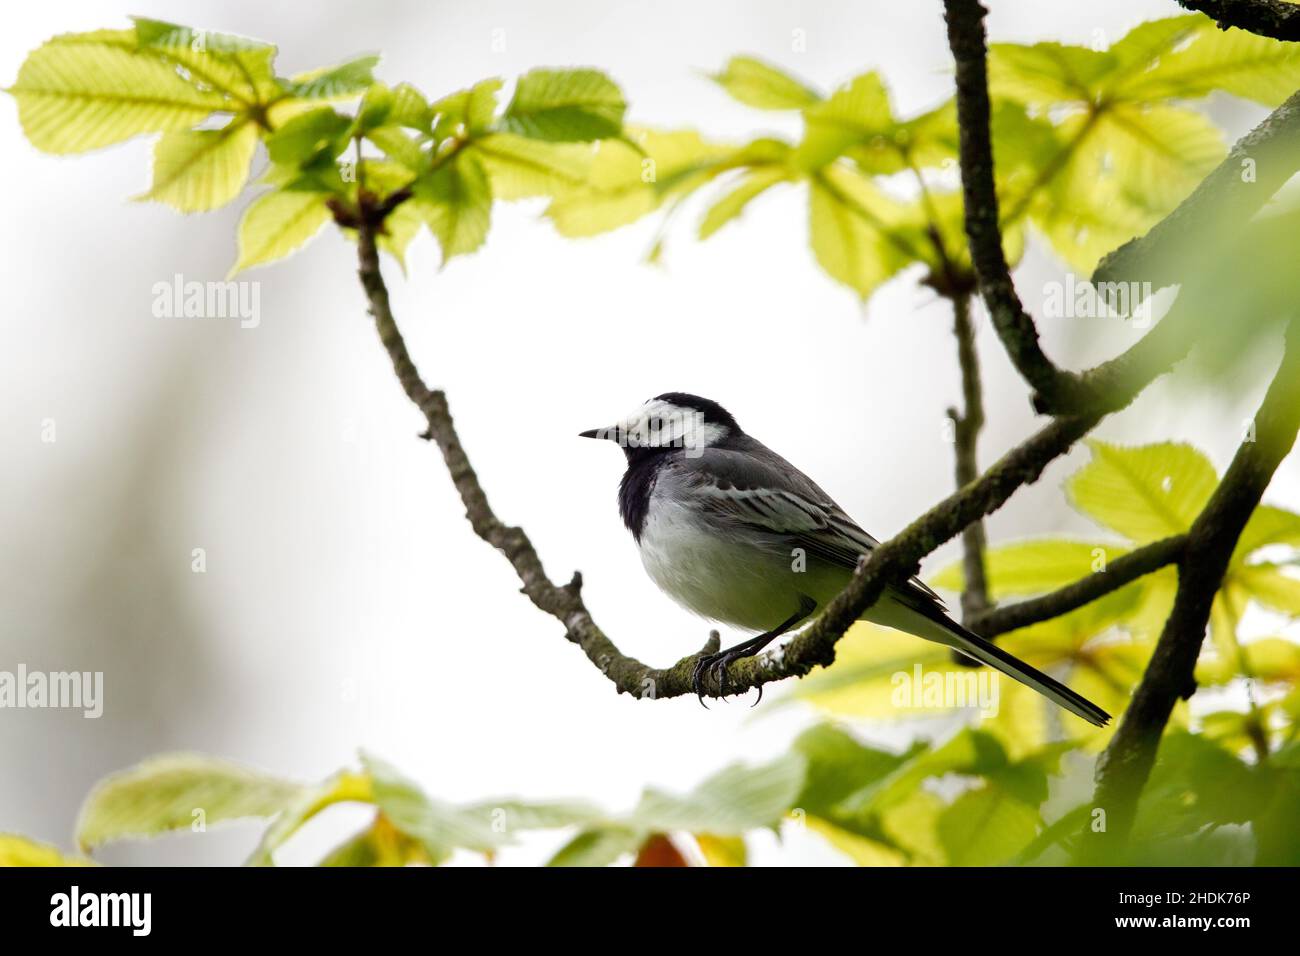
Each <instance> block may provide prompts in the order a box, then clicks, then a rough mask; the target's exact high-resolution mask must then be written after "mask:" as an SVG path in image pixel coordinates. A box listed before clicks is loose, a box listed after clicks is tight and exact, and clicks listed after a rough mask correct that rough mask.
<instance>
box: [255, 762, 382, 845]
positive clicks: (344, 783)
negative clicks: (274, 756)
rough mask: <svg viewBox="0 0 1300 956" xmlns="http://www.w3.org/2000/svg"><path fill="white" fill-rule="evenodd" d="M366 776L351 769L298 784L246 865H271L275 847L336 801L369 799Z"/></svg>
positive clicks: (365, 800) (347, 801) (370, 797)
mask: <svg viewBox="0 0 1300 956" xmlns="http://www.w3.org/2000/svg"><path fill="white" fill-rule="evenodd" d="M372 802H373V794H372V789H371V783H370V778H369V777H368V776H366V775H365V774H360V773H354V772H352V771H346V770H345V771H342V772H340V773H336V774H334V775H333V776H331V777H329V778H328V779H327V780H324V781H323V782H321V783H318V784H315V785H313V786H307V787H300V788H299V789H298V792H297V794H296V795H295V796H294V797H293V798H292V799H291V800H289V801H287V802H286V803H285V805H284V808H283V809H282V810H281V812H280V813H278V814H277V815H276V818H275V819H274V820H273V821H271V825H270V826H269V827H267V828H266V832H264V833H263V834H262V839H261V840H260V841H259V842H258V844H257V847H256V848H255V849H254V850H253V853H252V855H251V856H250V857H249V858H248V861H247V864H246V865H247V866H274V865H275V856H274V854H275V851H276V850H278V849H279V848H280V847H282V846H283V845H284V844H285V843H286V842H287V841H288V840H289V838H290V837H292V836H293V835H294V834H295V833H297V832H298V831H299V830H300V829H301V828H302V826H303V824H305V823H306V822H307V821H308V820H310V819H312V818H313V817H315V816H316V815H317V814H318V813H320V812H321V811H322V810H324V809H326V808H327V807H332V806H334V805H335V804H337V803H372Z"/></svg>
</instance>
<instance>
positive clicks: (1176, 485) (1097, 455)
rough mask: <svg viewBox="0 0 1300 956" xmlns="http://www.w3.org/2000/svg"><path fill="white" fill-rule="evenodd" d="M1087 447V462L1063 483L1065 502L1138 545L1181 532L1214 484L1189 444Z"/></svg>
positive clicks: (1208, 466)
mask: <svg viewBox="0 0 1300 956" xmlns="http://www.w3.org/2000/svg"><path fill="white" fill-rule="evenodd" d="M1088 447H1089V448H1091V449H1092V455H1093V458H1092V461H1091V462H1090V463H1089V464H1088V465H1086V466H1084V467H1083V468H1082V469H1081V470H1079V471H1078V472H1077V473H1076V474H1075V475H1074V476H1073V477H1071V478H1070V480H1069V481H1068V482H1067V483H1066V491H1067V493H1068V495H1069V498H1070V501H1071V502H1072V503H1073V504H1074V506H1075V507H1076V508H1078V509H1079V510H1080V511H1082V512H1083V513H1084V514H1086V515H1088V516H1089V517H1090V518H1092V519H1093V520H1094V521H1097V522H1098V523H1100V524H1102V525H1105V526H1106V527H1108V528H1110V529H1112V530H1114V531H1117V532H1119V533H1120V534H1122V535H1124V536H1125V537H1127V538H1129V539H1130V540H1132V541H1134V542H1137V543H1139V544H1146V543H1148V542H1151V541H1156V540H1158V539H1160V538H1165V537H1168V536H1170V535H1174V534H1181V533H1183V532H1184V531H1186V530H1187V529H1188V528H1189V527H1191V524H1192V522H1193V521H1194V520H1195V519H1196V517H1197V515H1199V514H1200V513H1201V509H1202V508H1204V507H1205V503H1206V501H1208V500H1209V498H1210V495H1211V494H1212V493H1213V492H1214V488H1215V486H1216V485H1217V484H1218V477H1217V476H1216V475H1215V473H1214V466H1213V465H1211V464H1210V461H1209V459H1207V458H1206V457H1205V456H1204V455H1202V454H1201V453H1200V452H1199V451H1197V450H1196V449H1195V448H1193V447H1191V446H1190V445H1183V444H1175V443H1172V442H1163V443H1160V444H1154V445H1142V446H1139V447H1135V448H1125V447H1121V446H1119V445H1109V444H1106V443H1105V442H1101V441H1090V442H1089V443H1088Z"/></svg>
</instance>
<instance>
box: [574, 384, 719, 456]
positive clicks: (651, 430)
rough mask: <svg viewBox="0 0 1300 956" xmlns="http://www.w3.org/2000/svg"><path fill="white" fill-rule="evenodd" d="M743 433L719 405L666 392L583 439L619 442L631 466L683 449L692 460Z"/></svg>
mask: <svg viewBox="0 0 1300 956" xmlns="http://www.w3.org/2000/svg"><path fill="white" fill-rule="evenodd" d="M741 434H743V432H741V430H740V426H739V425H737V424H736V420H735V419H734V418H732V417H731V413H730V412H728V411H727V410H726V409H725V408H723V407H722V406H721V405H719V404H718V403H717V402H714V401H711V400H709V399H707V398H700V397H699V396H698V395H688V394H686V393H685V392H665V393H664V394H662V395H657V396H655V397H654V398H652V399H650V400H649V401H648V402H646V403H645V404H644V405H642V406H641V407H640V408H638V409H637V410H636V411H634V412H633V413H632V414H631V415H628V416H627V417H626V418H624V419H622V420H621V421H618V422H615V423H614V424H613V425H606V426H605V427H604V428H592V429H590V430H589V431H585V432H581V433H580V436H581V437H582V438H603V439H606V440H607V441H612V442H616V443H617V444H618V446H619V447H620V448H622V449H623V453H624V454H625V455H627V460H628V462H633V461H636V460H638V459H642V458H645V457H646V456H653V455H657V454H663V453H665V452H670V451H673V450H676V449H682V450H683V451H684V453H685V454H686V455H687V456H688V457H696V456H699V455H701V454H703V452H704V449H706V448H709V447H711V446H713V445H716V444H718V443H719V442H722V441H726V440H727V439H728V438H732V437H735V436H737V435H741Z"/></svg>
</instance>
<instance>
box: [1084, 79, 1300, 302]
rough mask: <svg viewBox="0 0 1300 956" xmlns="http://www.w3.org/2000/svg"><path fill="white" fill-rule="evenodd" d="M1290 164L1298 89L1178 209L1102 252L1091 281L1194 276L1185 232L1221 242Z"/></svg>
mask: <svg viewBox="0 0 1300 956" xmlns="http://www.w3.org/2000/svg"><path fill="white" fill-rule="evenodd" d="M1298 169H1300V91H1297V92H1295V93H1293V94H1292V95H1291V96H1290V97H1288V98H1287V99H1286V101H1285V102H1283V103H1282V105H1281V106H1279V107H1278V108H1277V109H1275V110H1274V111H1273V112H1272V113H1270V114H1269V115H1268V116H1266V117H1265V118H1264V120H1263V121H1262V122H1261V123H1260V124H1259V125H1258V126H1256V127H1255V128H1254V129H1253V130H1251V131H1250V132H1249V133H1247V134H1246V135H1245V136H1243V137H1242V138H1241V139H1239V140H1238V141H1237V142H1236V144H1235V145H1233V147H1232V149H1231V150H1229V151H1228V155H1227V156H1226V157H1225V158H1224V160H1223V162H1221V163H1219V165H1218V166H1216V167H1215V168H1214V170H1213V171H1212V172H1211V173H1210V174H1209V175H1208V176H1206V177H1205V179H1203V180H1202V181H1201V183H1200V184H1199V185H1198V186H1197V187H1196V188H1195V189H1194V190H1192V192H1191V194H1190V195H1189V196H1188V197H1187V198H1186V199H1184V200H1183V201H1182V202H1181V203H1179V204H1178V208H1176V209H1175V210H1174V211H1173V212H1171V213H1170V214H1169V215H1168V216H1166V217H1165V218H1164V219H1162V220H1160V222H1158V223H1156V225H1155V226H1153V227H1152V228H1151V229H1150V230H1149V231H1148V232H1147V233H1146V234H1145V235H1142V236H1138V237H1137V238H1136V239H1131V240H1129V241H1128V242H1126V243H1124V245H1122V246H1120V247H1119V248H1118V249H1116V250H1114V251H1113V252H1111V253H1109V254H1108V255H1106V256H1104V257H1103V258H1102V260H1101V262H1100V263H1099V264H1098V265H1097V268H1096V269H1095V270H1094V271H1093V274H1092V281H1093V282H1094V283H1098V282H1129V281H1143V282H1150V283H1152V285H1153V286H1155V287H1157V288H1159V287H1161V286H1165V285H1172V284H1173V283H1175V282H1181V281H1182V280H1183V278H1185V277H1186V276H1188V275H1195V274H1196V273H1197V272H1198V271H1199V266H1198V264H1197V263H1196V261H1194V260H1193V261H1189V256H1188V252H1189V250H1193V249H1195V246H1196V242H1197V240H1196V238H1191V239H1189V237H1206V238H1209V237H1213V239H1214V242H1213V243H1209V244H1208V245H1209V246H1212V247H1214V248H1218V247H1221V246H1222V245H1223V244H1224V240H1225V238H1226V237H1225V233H1236V232H1238V231H1239V230H1240V229H1241V228H1242V227H1244V225H1245V224H1246V223H1247V222H1248V221H1249V220H1250V219H1251V217H1252V216H1254V215H1255V213H1257V212H1259V210H1260V209H1261V208H1263V206H1264V204H1265V203H1266V202H1268V201H1269V200H1270V199H1271V198H1272V197H1273V195H1274V193H1276V192H1277V191H1278V189H1280V188H1281V187H1282V185H1283V184H1284V183H1285V182H1286V181H1287V180H1288V179H1290V178H1291V177H1292V176H1293V175H1294V174H1295V172H1296V170H1298ZM1229 238H1230V237H1229ZM1207 253H1208V254H1209V255H1213V251H1212V250H1210V249H1207Z"/></svg>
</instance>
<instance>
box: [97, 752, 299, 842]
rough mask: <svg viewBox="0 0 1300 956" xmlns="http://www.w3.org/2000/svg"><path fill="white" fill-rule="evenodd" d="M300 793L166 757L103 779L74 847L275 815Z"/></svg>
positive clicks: (256, 774) (225, 764) (215, 762)
mask: <svg viewBox="0 0 1300 956" xmlns="http://www.w3.org/2000/svg"><path fill="white" fill-rule="evenodd" d="M302 790H303V787H302V786H301V785H300V784H297V783H293V782H291V781H288V780H282V779H281V778H279V777H272V776H270V775H268V774H264V773H261V772H260V771H256V770H251V769H249V768H248V767H244V766H241V765H239V764H236V763H231V762H230V761H227V760H219V759H217V758H215V757H206V756H202V755H200V754H167V755H164V756H159V757H151V758H149V759H148V760H145V761H143V762H142V763H139V764H137V765H136V766H134V767H131V768H130V769H128V770H123V771H121V772H119V773H115V774H112V775H110V776H108V777H105V778H104V779H103V780H101V781H100V782H99V783H98V784H96V785H95V787H94V789H93V790H91V792H90V794H89V796H87V797H86V801H85V803H84V804H82V807H81V813H80V815H79V817H78V820H77V843H78V845H80V846H82V847H85V848H90V847H96V846H100V845H102V844H104V843H108V842H110V841H112V840H120V839H122V838H124V837H148V836H155V835H157V834H159V833H165V832H167V831H169V830H181V829H189V828H190V827H192V826H194V824H195V823H196V822H202V823H203V824H204V825H207V824H212V823H217V822H220V821H223V820H236V819H239V818H241V817H269V816H273V815H274V814H276V813H279V812H280V811H281V810H283V809H284V808H285V806H286V805H288V804H289V803H290V801H292V800H293V799H294V798H295V797H296V796H297V795H298V794H299V793H301V792H302Z"/></svg>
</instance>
